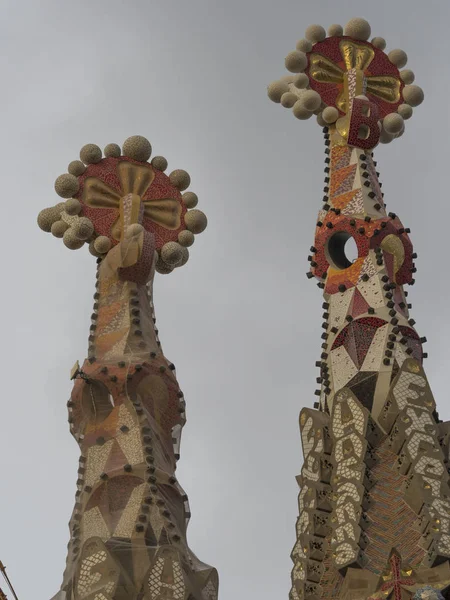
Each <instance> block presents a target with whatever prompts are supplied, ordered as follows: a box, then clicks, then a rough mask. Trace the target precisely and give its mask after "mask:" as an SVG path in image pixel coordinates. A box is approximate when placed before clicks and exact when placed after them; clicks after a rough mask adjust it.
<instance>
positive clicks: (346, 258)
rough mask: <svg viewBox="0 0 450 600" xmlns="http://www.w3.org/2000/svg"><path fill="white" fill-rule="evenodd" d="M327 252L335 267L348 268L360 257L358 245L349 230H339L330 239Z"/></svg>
mask: <svg viewBox="0 0 450 600" xmlns="http://www.w3.org/2000/svg"><path fill="white" fill-rule="evenodd" d="M327 254H328V258H329V260H330V262H331V263H332V266H333V267H335V268H336V269H348V267H351V265H352V264H353V263H354V262H355V260H356V259H357V258H358V247H357V245H356V242H355V240H354V238H353V236H351V235H350V234H349V233H348V232H347V231H337V232H336V233H335V234H333V235H332V236H331V237H330V239H329V240H328V243H327Z"/></svg>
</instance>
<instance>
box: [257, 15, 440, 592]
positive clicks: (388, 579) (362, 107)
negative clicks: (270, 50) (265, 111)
mask: <svg viewBox="0 0 450 600" xmlns="http://www.w3.org/2000/svg"><path fill="white" fill-rule="evenodd" d="M370 35H371V29H370V25H369V23H367V21H365V20H364V19H352V20H351V21H350V22H349V23H348V24H347V25H346V27H345V28H342V27H341V26H339V25H332V26H331V27H330V29H329V30H328V35H327V33H326V32H325V30H324V29H323V27H321V26H319V25H312V26H310V27H308V29H307V30H306V35H305V39H302V40H300V41H299V42H298V43H297V48H296V50H294V51H293V52H291V53H289V54H288V56H287V57H286V62H285V64H286V67H287V69H288V70H289V71H291V72H292V73H294V74H293V75H292V76H291V75H289V76H287V77H284V78H282V79H281V80H279V81H276V82H274V83H272V84H271V85H270V86H269V88H268V94H269V97H270V98H271V99H272V100H273V101H275V102H280V103H281V104H282V105H283V106H284V107H287V108H292V112H293V114H294V116H295V117H297V118H298V119H301V120H306V119H309V118H310V117H311V116H312V115H313V114H315V115H316V116H317V121H318V123H319V124H320V126H321V127H322V128H323V133H324V137H325V186H324V190H323V205H322V207H321V208H320V210H319V216H318V219H317V223H316V229H315V239H314V244H313V246H312V247H311V249H310V255H309V257H308V260H309V262H310V271H309V272H308V274H307V275H308V277H309V278H312V279H313V278H316V280H317V281H318V286H319V288H321V289H323V292H324V303H323V306H322V308H323V310H324V313H323V333H322V336H321V337H322V349H321V355H320V360H319V361H318V362H317V363H316V366H317V367H318V368H319V369H320V373H319V376H318V377H317V383H318V384H319V385H318V389H317V391H316V395H317V402H315V405H314V409H310V408H304V409H303V410H302V411H301V413H300V430H301V438H302V445H303V454H304V466H303V468H302V471H301V475H300V476H299V477H298V483H299V485H300V494H299V518H298V521H297V542H296V544H295V547H294V550H293V552H292V560H293V562H294V568H293V571H292V589H291V593H290V600H319V599H320V600H322V599H324V600H325V599H327V600H329V599H336V600H338V599H339V600H367V599H370V600H375V599H378V598H395V599H396V600H400V599H401V600H404V599H407V598H428V597H433V598H440V597H442V596H441V591H445V590H446V589H447V588H448V587H449V586H450V566H449V558H450V518H449V514H450V499H449V497H450V488H449V484H448V471H447V461H448V438H449V434H448V430H449V427H448V426H447V424H443V423H441V422H440V421H439V419H438V415H437V413H436V405H435V402H434V399H433V396H432V393H431V390H430V387H429V385H428V382H427V379H426V376H425V372H424V370H423V367H422V361H423V359H424V358H425V357H426V353H425V352H424V351H423V343H424V342H425V341H426V339H425V338H424V337H420V335H419V334H418V333H417V331H416V329H415V327H414V325H415V322H414V320H413V319H412V318H411V316H410V309H411V304H410V303H408V300H407V291H406V290H405V289H404V286H405V285H411V284H413V283H414V273H415V271H416V268H415V265H414V259H415V258H416V254H415V253H414V252H413V247H412V243H411V240H410V238H409V229H408V228H406V227H404V225H403V224H402V222H401V221H400V219H399V217H398V216H397V214H396V213H394V212H387V210H386V203H385V200H384V193H383V192H382V191H381V183H380V181H379V173H378V171H377V163H376V161H375V159H374V155H373V149H374V148H375V146H377V145H378V143H379V142H381V143H390V142H393V141H395V140H397V139H398V138H400V137H401V136H402V135H403V133H404V131H405V120H406V119H409V118H410V117H411V116H412V113H413V107H415V106H417V105H419V104H420V103H421V102H422V100H423V92H422V90H421V89H420V88H419V87H418V86H416V85H413V81H414V74H413V72H412V71H410V70H408V69H404V70H401V71H400V70H399V69H403V67H404V66H405V64H406V62H407V56H406V53H405V52H404V51H402V50H392V51H390V52H389V53H388V54H386V53H385V52H384V49H385V47H386V42H385V41H384V40H383V39H382V38H379V37H375V38H372V40H371V41H370V42H369V41H368V40H369V38H370ZM396 143H398V142H396ZM349 243H353V245H354V246H355V248H356V257H352V256H351V255H349V253H348V244H349ZM430 590H431V591H430ZM427 594H428V595H427ZM430 594H434V596H433V595H431V596H430Z"/></svg>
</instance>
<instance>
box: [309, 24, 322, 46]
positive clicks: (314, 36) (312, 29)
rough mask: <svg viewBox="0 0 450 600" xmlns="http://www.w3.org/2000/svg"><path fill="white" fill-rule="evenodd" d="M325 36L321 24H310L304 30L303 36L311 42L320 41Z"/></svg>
mask: <svg viewBox="0 0 450 600" xmlns="http://www.w3.org/2000/svg"><path fill="white" fill-rule="evenodd" d="M326 37H327V34H326V31H325V29H324V28H323V27H322V25H310V26H309V27H308V28H307V30H306V31H305V38H306V39H307V40H309V41H310V42H311V43H312V44H316V43H317V42H322V41H323V40H324V39H325V38H326Z"/></svg>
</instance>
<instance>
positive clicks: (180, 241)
mask: <svg viewBox="0 0 450 600" xmlns="http://www.w3.org/2000/svg"><path fill="white" fill-rule="evenodd" d="M151 154H152V146H151V144H150V142H149V141H148V140H147V139H146V138H145V137H142V136H137V135H136V136H132V137H130V138H128V139H127V140H126V141H125V142H124V144H123V147H122V149H121V148H120V146H118V145H117V144H108V145H107V146H106V147H105V149H104V151H103V153H102V150H101V148H100V147H99V146H97V145H96V144H86V145H85V146H83V148H81V151H80V159H79V160H74V161H72V162H71V163H70V164H69V165H68V168H67V170H68V173H64V174H63V175H60V176H59V177H58V178H57V179H56V181H55V191H56V193H57V194H58V195H59V196H60V197H62V198H64V199H65V201H64V202H60V203H58V204H57V205H56V206H53V207H50V208H46V209H44V210H42V211H41V212H40V213H39V215H38V225H39V227H40V228H41V229H43V230H44V231H46V232H51V233H52V234H53V235H54V236H55V237H57V238H62V240H63V243H64V245H65V246H66V247H67V248H70V249H71V250H77V249H79V248H81V247H82V246H83V245H84V244H85V243H87V244H88V245H89V250H90V252H91V254H93V255H94V256H96V257H99V258H103V257H104V256H105V255H106V254H107V253H108V252H109V250H110V249H111V248H112V247H113V246H114V245H115V244H116V243H117V242H118V239H114V236H113V234H112V232H111V231H108V232H106V234H104V233H103V234H102V233H99V232H98V231H97V227H96V223H95V222H93V219H91V218H89V217H88V216H87V215H86V214H85V213H86V212H87V211H86V208H87V207H86V205H85V204H84V203H83V198H82V195H81V193H80V190H81V185H82V184H81V183H80V178H82V179H83V180H86V177H89V176H91V171H93V170H92V168H91V167H92V166H97V167H99V166H101V164H102V162H103V163H104V162H105V161H107V160H108V159H131V160H132V161H136V162H139V163H142V164H143V165H145V166H146V167H148V168H150V169H151V170H152V171H153V172H155V173H156V172H158V173H159V179H158V181H159V182H161V181H162V182H163V183H164V185H165V187H166V189H169V192H170V190H171V192H170V194H171V196H170V198H169V200H170V201H171V202H172V204H171V205H170V206H169V207H168V208H167V212H168V213H170V212H171V211H172V212H176V213H177V212H178V213H180V214H181V215H182V218H180V222H179V226H175V227H173V226H171V227H168V228H167V231H169V230H173V229H176V233H175V234H174V236H175V237H174V236H172V237H171V234H170V232H169V233H168V234H167V235H168V237H169V240H168V241H165V243H162V244H160V246H158V244H157V252H158V257H157V261H156V269H157V271H158V272H160V273H170V272H171V271H173V269H174V268H175V267H180V266H183V265H184V264H185V263H186V262H187V260H188V258H189V251H188V247H190V246H192V244H193V243H194V239H195V237H194V236H195V235H197V234H199V233H202V232H203V231H204V230H205V228H206V226H207V219H206V216H205V214H204V213H203V212H202V211H200V210H197V209H196V208H195V207H196V206H197V203H198V197H197V195H196V194H195V193H194V192H191V191H185V190H186V189H187V188H188V187H189V185H190V181H191V180H190V177H189V174H188V173H187V172H186V171H184V170H182V169H177V170H174V171H172V172H171V173H170V174H169V175H168V176H167V175H165V174H163V172H164V171H165V170H166V169H167V166H168V164H167V160H166V159H165V158H164V157H162V156H155V157H154V158H153V159H152V160H151V162H150V163H149V162H148V161H149V160H150V157H151ZM92 175H93V177H99V178H100V179H101V175H98V169H97V170H96V171H95V172H93V173H92ZM103 183H105V182H104V180H103ZM105 185H107V184H105ZM150 185H151V184H150ZM112 192H113V193H115V192H117V190H112ZM181 192H184V193H182V194H181ZM119 195H120V194H119ZM143 200H144V201H145V197H144V198H143ZM166 200H167V198H166V197H164V196H163V197H162V198H161V199H159V198H157V199H156V200H152V199H150V200H148V202H149V203H150V202H152V201H154V203H155V207H156V209H155V210H156V212H157V211H158V207H159V205H158V203H160V202H165V201H166ZM174 203H175V204H174ZM174 206H175V209H176V210H175V209H174ZM104 208H109V209H111V208H114V209H115V210H116V212H117V214H118V210H119V205H118V204H117V205H116V206H109V205H106V206H105V207H104ZM163 227H164V225H163ZM143 229H144V227H143V225H141V224H139V223H134V224H132V225H130V226H129V227H128V229H127V230H126V231H125V238H127V237H128V238H129V237H132V236H136V235H138V234H139V233H140V232H141V231H143ZM147 229H149V228H148V227H147ZM150 230H151V229H150Z"/></svg>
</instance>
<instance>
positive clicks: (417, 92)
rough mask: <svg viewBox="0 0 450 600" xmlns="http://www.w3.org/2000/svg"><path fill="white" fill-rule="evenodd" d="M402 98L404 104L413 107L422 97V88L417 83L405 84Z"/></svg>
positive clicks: (420, 102)
mask: <svg viewBox="0 0 450 600" xmlns="http://www.w3.org/2000/svg"><path fill="white" fill-rule="evenodd" d="M403 98H404V100H405V102H406V104H409V105H410V106H413V107H414V106H419V104H422V102H423V99H424V94H423V90H422V88H420V87H419V86H418V85H405V87H404V88H403Z"/></svg>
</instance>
